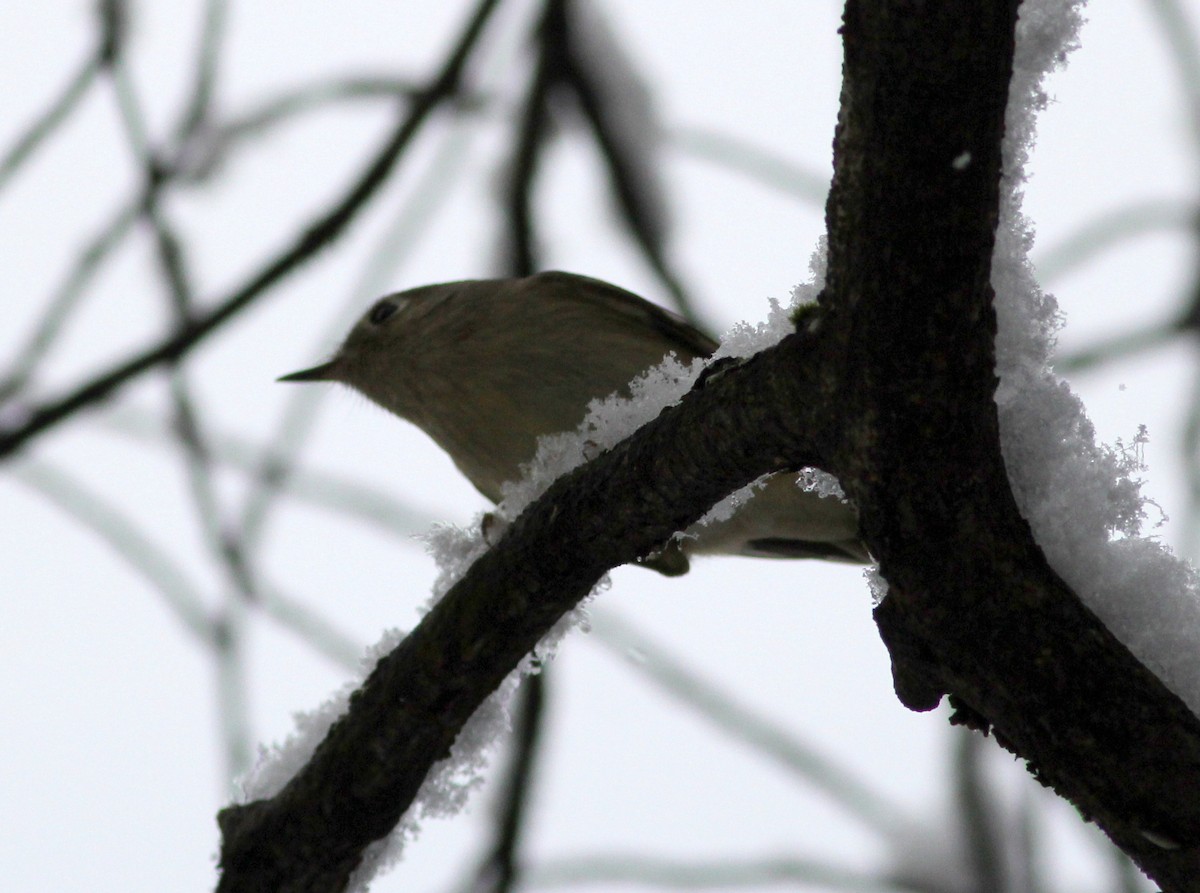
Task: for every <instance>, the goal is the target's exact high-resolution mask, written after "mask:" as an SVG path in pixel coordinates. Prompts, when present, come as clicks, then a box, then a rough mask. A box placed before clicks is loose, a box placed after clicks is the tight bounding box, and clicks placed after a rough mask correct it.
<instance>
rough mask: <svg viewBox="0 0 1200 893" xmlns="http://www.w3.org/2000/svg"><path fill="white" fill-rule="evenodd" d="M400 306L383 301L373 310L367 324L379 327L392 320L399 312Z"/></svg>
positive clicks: (368, 316)
mask: <svg viewBox="0 0 1200 893" xmlns="http://www.w3.org/2000/svg"><path fill="white" fill-rule="evenodd" d="M399 309H400V307H399V305H397V304H396V302H394V301H388V300H383V301H380V302H379V303H377V304H376V305H375V306H374V307H372V308H371V312H370V313H368V314H367V322H369V323H371V325H374V326H377V325H380V324H381V323H384V322H387V320H389V319H391V317H392V314H394V313H395V312H396V311H397V310H399Z"/></svg>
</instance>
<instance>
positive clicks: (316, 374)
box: [275, 360, 337, 381]
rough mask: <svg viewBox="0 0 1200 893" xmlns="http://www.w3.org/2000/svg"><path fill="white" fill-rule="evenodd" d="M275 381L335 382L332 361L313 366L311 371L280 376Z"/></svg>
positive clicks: (304, 370) (305, 370)
mask: <svg viewBox="0 0 1200 893" xmlns="http://www.w3.org/2000/svg"><path fill="white" fill-rule="evenodd" d="M275 380H276V381H337V375H336V370H335V368H334V361H333V360H330V361H329V362H328V363H322V364H321V365H320V366H313V367H312V368H311V369H301V370H300V371H299V372H293V373H292V374H291V375H281V376H280V377H279V378H277V379H275Z"/></svg>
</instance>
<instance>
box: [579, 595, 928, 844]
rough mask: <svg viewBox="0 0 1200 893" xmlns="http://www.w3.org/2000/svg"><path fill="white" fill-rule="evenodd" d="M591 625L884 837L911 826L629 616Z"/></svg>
mask: <svg viewBox="0 0 1200 893" xmlns="http://www.w3.org/2000/svg"><path fill="white" fill-rule="evenodd" d="M591 624H592V632H593V634H594V636H595V638H596V640H597V641H598V642H600V643H601V644H603V645H604V646H605V647H606V648H609V649H610V650H612V651H615V652H617V653H618V654H619V655H621V656H622V657H623V658H625V659H626V660H627V661H628V662H629V665H630V666H631V667H632V668H633V669H634V670H636V671H637V672H638V673H640V674H642V675H643V676H644V677H646V678H647V679H649V680H651V681H653V682H654V683H656V684H658V685H660V686H662V687H663V688H665V689H666V690H667V691H669V692H670V693H671V694H672V695H674V696H675V697H676V698H678V699H679V701H680V702H681V703H684V704H687V705H689V706H690V707H692V708H694V709H696V710H697V711H699V713H700V714H701V715H702V716H703V717H704V718H705V719H707V720H709V721H710V722H711V723H713V724H714V725H715V726H717V727H718V728H719V729H721V730H722V731H723V732H725V733H726V734H728V735H730V736H731V737H732V738H735V739H737V740H739V741H742V742H743V743H745V744H747V745H749V746H750V747H752V748H754V749H755V750H756V751H758V752H760V753H762V754H765V755H766V756H769V757H771V758H773V759H774V760H775V761H776V762H778V763H780V764H782V765H783V766H785V767H786V768H787V769H789V770H790V771H791V772H792V773H794V774H795V776H796V777H797V778H799V779H802V780H803V781H804V782H805V783H806V784H809V785H812V786H813V787H816V788H817V789H819V790H821V791H823V792H824V793H825V794H827V795H828V796H829V797H830V798H831V799H832V800H833V801H834V802H835V803H837V804H838V805H840V806H841V807H842V808H843V809H845V810H846V811H847V812H849V813H850V814H851V815H853V816H854V817H855V818H857V819H858V820H859V821H860V822H862V823H863V824H864V825H866V826H867V827H869V828H871V829H872V830H873V831H875V832H876V833H878V834H879V835H880V836H881V837H883V838H884V840H886V841H895V840H898V839H900V837H901V834H902V832H903V831H904V829H905V828H907V827H909V826H910V825H911V819H910V818H909V817H908V816H906V815H905V813H904V811H903V810H902V809H900V808H899V807H898V806H896V805H894V804H891V803H889V802H887V800H886V799H885V798H884V797H882V796H881V795H880V794H879V793H878V792H876V791H873V790H871V789H870V788H869V787H867V786H866V785H865V784H864V783H863V782H861V781H860V780H859V779H858V778H856V777H855V775H854V773H853V771H852V770H850V769H848V768H847V767H844V766H841V765H838V763H837V762H836V761H835V760H834V759H833V758H832V757H831V756H829V755H828V754H823V753H820V752H819V751H818V750H817V749H816V748H815V747H814V746H813V745H811V744H808V743H806V742H804V741H801V740H800V739H798V738H797V737H796V736H795V734H794V733H791V732H788V731H785V730H784V729H782V728H780V727H779V726H778V725H777V724H776V723H775V722H773V721H772V720H770V719H768V718H766V717H764V716H761V715H759V714H757V713H755V712H754V711H752V710H751V709H750V708H749V707H746V706H745V705H743V704H740V703H738V701H737V700H736V699H735V698H734V697H733V696H732V695H730V694H728V693H726V692H722V691H721V690H720V689H718V688H717V687H716V686H714V685H713V684H712V683H711V682H709V681H707V680H705V679H701V678H700V677H699V676H698V675H697V674H696V673H694V672H692V671H691V670H689V669H688V668H687V667H685V666H684V665H683V664H682V663H681V662H679V661H678V660H676V659H675V658H673V657H671V656H670V655H668V654H667V653H666V652H665V651H664V650H663V649H662V648H661V647H660V646H659V645H658V644H657V643H655V642H654V641H653V640H651V639H650V638H649V637H647V636H646V635H645V634H644V633H642V632H640V631H638V630H637V629H635V628H634V627H633V626H632V625H631V624H630V623H629V622H628V621H626V620H622V619H620V618H618V617H617V616H616V615H615V614H614V613H613V612H612V611H610V610H605V611H599V610H598V611H596V612H595V613H594V615H593V616H592V621H591Z"/></svg>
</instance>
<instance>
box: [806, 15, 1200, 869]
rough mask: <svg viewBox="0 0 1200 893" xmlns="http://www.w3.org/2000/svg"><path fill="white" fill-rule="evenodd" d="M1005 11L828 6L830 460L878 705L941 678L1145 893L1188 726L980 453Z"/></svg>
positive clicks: (1184, 782) (1173, 844)
mask: <svg viewBox="0 0 1200 893" xmlns="http://www.w3.org/2000/svg"><path fill="white" fill-rule="evenodd" d="M1016 6H1017V3H1016V0H1008V2H997V3H979V4H976V3H951V4H924V5H921V4H915V3H912V2H901V0H870V2H851V3H849V4H848V5H847V11H846V23H845V28H844V37H845V49H846V53H845V60H846V61H845V69H844V77H845V80H844V84H843V93H842V109H841V115H840V120H839V125H838V134H837V140H836V144H835V177H834V185H833V190H832V192H831V196H830V201H829V205H828V209H827V216H828V221H829V232H830V245H829V251H830V262H829V280H828V287H827V290H826V293H825V295H824V297H823V303H824V307H825V309H826V310H827V311H828V317H829V322H830V325H829V328H828V334H829V335H830V337H833V338H835V339H837V340H839V341H841V342H842V344H843V345H844V349H843V350H842V351H841V354H840V355H841V357H842V359H841V365H840V367H839V370H838V373H839V377H840V380H839V382H838V384H837V391H838V393H840V394H841V395H842V397H843V401H842V403H841V404H840V406H841V407H842V408H843V409H844V414H843V422H842V424H841V431H842V436H841V438H840V439H839V443H838V449H837V452H836V457H835V460H834V462H833V470H835V471H836V472H837V473H838V475H839V476H840V478H841V480H842V483H843V486H845V488H846V490H847V492H848V493H849V494H850V495H851V496H852V497H853V498H854V499H855V501H856V502H857V504H858V505H859V507H860V511H861V523H862V530H863V535H864V538H865V539H866V542H867V543H868V545H869V546H870V548H871V551H872V553H873V554H874V555H875V556H876V557H877V558H878V559H879V561H880V566H881V570H882V571H883V574H884V576H885V577H886V578H887V580H888V583H889V586H890V593H889V595H888V597H887V599H886V600H885V601H884V602H883V603H882V605H881V606H880V607H879V608H878V609H877V611H876V620H877V622H878V625H879V629H880V632H881V634H882V636H883V638H884V641H885V642H886V643H887V645H888V648H889V649H890V651H891V654H892V660H893V673H894V677H895V682H896V691H897V694H898V695H899V696H900V698H901V700H903V701H904V702H905V703H906V704H907V705H909V706H910V707H912V708H914V709H929V708H930V707H932V706H934V705H935V704H936V703H937V702H938V701H939V700H940V698H941V697H942V695H943V694H947V693H948V694H950V695H951V703H953V704H954V705H955V706H956V707H957V708H958V713H957V714H956V717H955V719H956V721H958V722H964V723H967V724H969V725H973V726H975V727H977V728H981V729H984V730H987V729H988V728H991V729H993V730H994V731H995V733H996V737H997V739H998V740H999V741H1000V742H1001V743H1002V744H1004V746H1006V747H1008V748H1009V749H1011V750H1012V751H1013V752H1015V753H1018V754H1020V755H1021V756H1023V757H1025V758H1026V759H1027V760H1029V762H1030V765H1031V768H1032V771H1033V772H1034V773H1035V775H1036V776H1037V777H1038V778H1039V779H1040V780H1041V781H1043V782H1044V783H1046V784H1048V785H1051V786H1052V787H1054V789H1055V790H1056V791H1058V793H1060V794H1061V795H1063V796H1065V797H1067V798H1068V799H1070V800H1071V801H1072V802H1073V803H1075V804H1076V806H1078V807H1079V809H1080V810H1081V812H1082V813H1083V814H1084V815H1085V816H1087V817H1089V818H1092V819H1094V820H1095V821H1096V822H1097V824H1099V825H1100V826H1101V827H1103V828H1104V829H1105V830H1106V831H1107V832H1108V834H1109V835H1110V836H1111V837H1112V838H1113V840H1114V841H1116V843H1117V844H1118V845H1119V846H1121V847H1122V849H1124V850H1125V851H1126V852H1128V853H1129V854H1130V855H1131V856H1133V858H1134V859H1135V860H1137V862H1138V863H1139V865H1140V866H1141V867H1142V868H1143V870H1145V871H1146V872H1147V873H1148V874H1149V875H1150V876H1151V877H1152V878H1154V879H1155V880H1156V881H1158V882H1159V883H1160V884H1161V885H1162V886H1163V888H1164V889H1165V890H1169V891H1183V890H1197V889H1200V798H1198V797H1197V796H1196V791H1198V790H1200V722H1198V721H1197V719H1196V717H1195V716H1193V715H1192V714H1191V713H1190V712H1189V711H1188V710H1187V708H1186V707H1185V706H1184V705H1183V704H1182V702H1181V701H1180V700H1179V699H1178V698H1177V697H1176V696H1175V695H1173V694H1172V693H1171V692H1169V691H1168V690H1167V689H1166V688H1165V687H1164V686H1163V685H1162V683H1161V682H1159V680H1158V679H1157V678H1156V677H1154V676H1153V675H1152V674H1151V673H1150V672H1149V671H1148V670H1147V669H1145V668H1144V667H1143V666H1142V665H1141V664H1139V663H1138V662H1137V661H1136V660H1135V659H1134V658H1133V657H1132V656H1131V655H1130V654H1129V652H1128V651H1127V650H1126V649H1125V648H1124V647H1123V646H1122V645H1121V644H1120V643H1118V642H1117V641H1116V639H1115V638H1114V637H1113V636H1112V635H1111V634H1110V633H1109V632H1108V631H1107V630H1106V629H1105V628H1104V627H1103V626H1102V625H1101V624H1100V622H1099V621H1098V620H1097V619H1096V617H1095V616H1094V615H1093V614H1092V613H1091V611H1089V610H1088V609H1087V608H1086V607H1085V606H1084V605H1083V604H1082V603H1081V602H1080V601H1079V600H1078V598H1076V596H1075V595H1074V594H1073V593H1072V592H1070V591H1069V590H1068V589H1067V587H1066V586H1065V585H1064V584H1063V583H1062V581H1061V580H1059V578H1058V577H1057V576H1056V575H1055V574H1054V572H1053V571H1052V570H1051V569H1050V568H1049V567H1048V566H1047V564H1046V561H1045V558H1044V557H1043V555H1042V553H1041V550H1040V549H1039V548H1038V547H1037V545H1036V543H1035V542H1034V540H1033V538H1032V535H1031V533H1030V530H1029V528H1028V525H1027V524H1026V522H1025V521H1024V519H1023V518H1022V517H1021V515H1020V514H1019V512H1018V510H1017V507H1016V505H1015V503H1014V501H1013V498H1012V495H1011V491H1010V487H1009V484H1008V478H1007V475H1006V471H1005V467H1004V463H1003V460H1002V458H1001V454H1000V436H999V425H998V421H997V412H996V406H995V403H994V401H993V392H994V389H995V374H994V371H993V370H994V355H993V341H994V337H995V329H996V323H995V317H994V315H993V312H992V297H993V296H992V293H991V288H990V286H989V275H990V259H991V254H992V246H993V230H994V227H995V222H996V219H997V207H998V186H999V181H1000V144H1001V137H1002V135H1003V122H1004V109H1005V101H1006V97H1007V90H1008V81H1009V76H1010V67H1011V59H1012V49H1013V47H1012V41H1013V25H1014V20H1015V17H1016ZM918 9H920V10H922V12H921V13H920V14H918ZM1147 596H1148V597H1153V594H1152V593H1148V594H1147Z"/></svg>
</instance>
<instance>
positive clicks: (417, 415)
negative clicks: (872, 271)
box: [279, 272, 871, 574]
mask: <svg viewBox="0 0 1200 893" xmlns="http://www.w3.org/2000/svg"><path fill="white" fill-rule="evenodd" d="M716 348H717V344H716V342H715V341H713V340H712V339H711V338H709V337H707V336H706V335H704V334H703V333H701V332H700V331H698V330H697V329H695V328H693V327H692V326H690V325H688V324H687V323H686V322H684V321H683V320H682V319H679V318H678V317H676V316H674V315H673V314H670V313H668V312H666V311H665V310H662V309H661V308H659V307H657V306H655V305H654V304H651V303H650V302H649V301H646V300H643V299H642V298H639V297H638V296H637V295H634V294H631V293H630V292H627V291H625V290H624V289H621V288H617V287H616V286H615V285H609V284H608V283H607V282H601V281H600V280H598V279H590V278H588V277H586V276H577V275H575V274H573V273H558V272H551V273H539V274H537V275H536V276H529V277H526V278H524V279H479V280H467V281H463V282H447V283H443V284H441V285H427V286H423V287H421V288H414V289H410V290H408V291H404V292H399V293H397V294H393V295H388V296H387V297H384V298H381V299H379V300H378V301H376V302H375V304H374V305H373V306H372V307H371V308H370V309H369V310H368V311H367V312H366V314H365V315H364V316H363V317H362V319H361V320H359V322H358V323H357V324H356V325H355V326H354V328H353V329H351V330H350V334H349V335H347V336H346V340H345V341H344V342H343V343H342V346H341V347H340V348H339V349H338V351H337V352H336V353H335V354H334V356H333V359H331V360H330V361H329V362H327V363H323V364H321V365H320V366H315V367H313V368H312V369H305V370H304V371H302V372H293V373H292V374H291V375H285V376H283V377H282V378H281V379H279V380H280V381H337V382H341V383H342V384H345V385H349V386H350V387H352V388H354V389H355V390H357V391H359V392H360V393H362V394H363V395H365V396H366V397H368V398H369V399H370V400H372V401H373V402H375V403H377V404H379V405H380V406H381V407H383V408H384V409H386V410H388V411H389V412H393V413H395V414H396V415H398V416H400V417H401V418H403V419H407V420H408V421H410V422H412V423H413V424H415V425H417V426H418V427H419V428H421V429H422V430H423V431H424V432H425V433H426V434H428V435H429V436H430V437H432V438H433V439H434V441H436V442H437V444H438V446H440V447H441V448H442V449H443V450H445V451H446V452H447V453H448V454H449V455H450V458H451V459H453V460H454V464H455V465H457V466H458V468H459V470H460V471H461V472H462V473H463V474H464V475H466V477H467V479H468V480H469V481H470V482H471V483H472V484H474V485H475V487H476V488H477V489H478V490H479V492H481V493H482V494H483V495H484V496H486V497H487V498H488V499H490V500H492V501H493V502H498V501H499V500H500V495H501V485H502V484H504V483H505V482H506V481H512V480H516V479H517V478H518V477H519V476H520V466H521V464H522V463H526V462H529V461H530V460H531V459H532V458H533V456H534V453H535V452H536V450H537V440H538V438H539V437H541V436H542V435H545V434H557V433H560V432H564V431H572V430H574V429H575V428H576V427H577V426H578V425H579V423H580V422H582V421H583V418H584V416H585V414H586V413H587V407H588V403H589V402H590V401H591V400H593V399H595V398H604V397H607V396H608V395H610V394H612V393H614V392H616V393H622V394H625V393H628V389H627V385H628V384H629V382H630V381H631V380H632V379H633V378H635V377H636V376H637V375H638V374H640V373H641V372H644V371H645V370H647V369H649V368H651V367H653V366H656V365H658V364H659V363H660V362H662V360H663V359H664V358H665V357H666V356H667V355H668V354H670V353H674V354H675V356H676V357H677V358H678V359H679V360H680V361H681V362H684V363H686V362H688V361H690V360H692V359H694V358H696V357H707V356H710V355H711V354H712V353H713V351H715V350H716ZM716 553H723V554H734V555H752V556H760V557H775V558H825V559H830V560H834V561H843V562H853V563H867V562H869V561H870V560H871V559H870V555H869V554H868V552H867V550H866V548H865V547H864V546H863V544H862V542H861V541H860V540H859V538H858V518H857V515H856V513H855V512H854V509H853V508H852V507H851V506H849V505H848V504H846V503H844V502H841V501H839V500H837V499H834V498H828V497H826V498H823V497H820V496H817V495H816V494H815V493H807V492H804V491H803V490H801V489H800V488H799V487H798V486H796V483H795V475H794V474H778V475H773V476H772V477H770V478H768V479H767V481H766V484H765V486H764V487H763V488H762V489H761V490H759V491H758V493H757V494H756V495H755V496H754V498H753V499H751V500H750V501H749V502H748V503H746V504H745V505H744V506H743V507H742V508H740V509H739V510H738V511H737V512H736V513H735V514H734V515H733V516H732V517H731V518H729V519H728V520H725V521H720V522H714V523H712V524H708V525H695V526H693V527H692V528H690V529H689V530H688V531H686V535H685V536H684V537H683V538H682V539H679V540H677V541H674V542H673V543H672V545H670V546H669V547H668V548H667V549H665V550H663V552H661V553H658V554H657V555H655V556H651V557H650V558H648V559H646V560H644V561H643V562H641V563H643V564H645V565H648V566H650V567H652V568H654V569H656V570H659V571H660V572H662V573H666V574H681V573H684V572H685V571H686V570H687V568H688V561H687V556H688V555H693V554H716Z"/></svg>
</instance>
